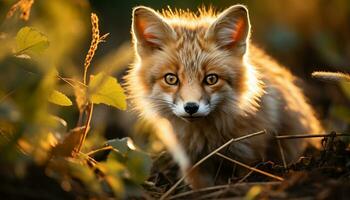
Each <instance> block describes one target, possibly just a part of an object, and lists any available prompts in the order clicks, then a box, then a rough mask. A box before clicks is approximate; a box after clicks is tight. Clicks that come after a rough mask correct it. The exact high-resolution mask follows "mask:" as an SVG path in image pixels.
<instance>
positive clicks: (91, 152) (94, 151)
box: [86, 146, 113, 156]
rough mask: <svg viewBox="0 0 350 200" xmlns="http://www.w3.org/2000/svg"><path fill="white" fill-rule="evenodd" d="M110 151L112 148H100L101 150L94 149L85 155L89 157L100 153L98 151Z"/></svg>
mask: <svg viewBox="0 0 350 200" xmlns="http://www.w3.org/2000/svg"><path fill="white" fill-rule="evenodd" d="M111 149H113V147H111V146H106V147H102V148H99V149H96V150H92V151H90V152H88V153H86V155H88V156H90V155H92V154H95V153H98V152H100V151H105V150H111Z"/></svg>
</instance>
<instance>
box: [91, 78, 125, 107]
mask: <svg viewBox="0 0 350 200" xmlns="http://www.w3.org/2000/svg"><path fill="white" fill-rule="evenodd" d="M89 91H90V100H91V101H92V102H93V103H95V104H100V103H103V104H106V105H110V106H114V107H116V108H119V109H121V110H125V109H126V96H125V94H124V90H123V88H122V87H121V86H120V84H119V83H118V81H117V79H115V78H114V77H112V76H107V75H105V74H104V73H99V74H97V75H96V76H91V78H90V83H89Z"/></svg>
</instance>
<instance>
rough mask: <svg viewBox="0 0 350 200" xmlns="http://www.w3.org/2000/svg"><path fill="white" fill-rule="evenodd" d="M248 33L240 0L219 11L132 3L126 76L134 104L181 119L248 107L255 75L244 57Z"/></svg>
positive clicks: (245, 13)
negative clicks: (130, 62)
mask: <svg viewBox="0 0 350 200" xmlns="http://www.w3.org/2000/svg"><path fill="white" fill-rule="evenodd" d="M249 34H250V23H249V17H248V10H247V8H246V7H244V6H242V5H236V6H232V7H230V8H228V9H226V10H225V11H223V12H222V13H220V14H219V15H216V14H213V13H212V12H211V11H203V10H200V11H199V15H195V14H193V13H189V12H185V11H175V12H174V11H171V10H170V11H165V12H164V11H163V13H162V14H160V13H158V12H156V11H154V10H153V9H151V8H147V7H142V6H141V7H136V8H135V9H134V10H133V23H132V35H133V41H134V45H135V50H136V63H135V65H134V66H133V68H132V69H131V71H130V74H129V76H128V78H127V79H129V80H128V84H129V88H130V93H131V96H132V98H133V100H134V101H135V102H136V106H138V109H139V110H141V111H142V110H144V109H148V110H152V111H155V112H157V113H158V114H162V115H163V116H164V115H165V116H177V117H179V118H182V119H191V118H202V117H206V116H210V115H211V114H212V113H214V112H224V113H230V114H235V113H240V112H241V111H243V110H245V109H248V108H249V109H250V108H251V106H250V103H248V102H254V101H255V100H254V97H253V95H251V97H250V96H249V95H250V94H249V93H252V92H254V91H252V90H254V88H253V87H257V85H258V81H257V79H256V77H255V71H254V69H253V68H250V67H249V64H247V62H246V59H245V57H246V51H247V49H248V48H247V46H248V40H249ZM252 85H253V86H252ZM248 104H249V106H248ZM245 107H247V108H245ZM253 107H254V106H253Z"/></svg>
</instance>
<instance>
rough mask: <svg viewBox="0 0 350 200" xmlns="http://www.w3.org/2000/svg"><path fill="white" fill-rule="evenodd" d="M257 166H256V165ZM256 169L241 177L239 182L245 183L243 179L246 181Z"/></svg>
mask: <svg viewBox="0 0 350 200" xmlns="http://www.w3.org/2000/svg"><path fill="white" fill-rule="evenodd" d="M255 168H256V167H255ZM253 172H254V171H253V170H250V171H249V172H248V173H247V174H246V175H245V176H244V177H243V178H241V179H240V180H239V181H238V183H243V181H245V180H246V179H247V178H248V177H249V176H250V175H252V173H253Z"/></svg>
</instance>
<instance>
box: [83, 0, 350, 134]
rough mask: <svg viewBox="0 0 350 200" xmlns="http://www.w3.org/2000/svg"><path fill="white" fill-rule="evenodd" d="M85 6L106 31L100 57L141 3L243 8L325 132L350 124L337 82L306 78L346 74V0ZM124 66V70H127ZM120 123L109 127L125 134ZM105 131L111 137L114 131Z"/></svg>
mask: <svg viewBox="0 0 350 200" xmlns="http://www.w3.org/2000/svg"><path fill="white" fill-rule="evenodd" d="M90 3H91V9H92V10H93V11H94V12H97V14H98V15H99V16H100V19H101V24H102V30H103V31H104V32H110V33H111V36H110V38H109V40H108V42H107V43H106V44H104V46H103V48H104V51H100V53H101V52H102V53H103V54H104V55H106V52H107V51H109V52H113V51H114V49H115V48H116V47H119V46H121V45H124V44H125V42H128V41H130V24H131V10H132V8H133V7H135V6H138V5H145V6H149V7H152V8H154V9H156V10H161V9H167V7H168V6H169V7H170V8H180V9H185V10H186V9H189V10H193V11H196V9H197V8H198V7H200V6H203V5H204V6H213V7H214V8H216V9H217V10H218V11H220V10H223V9H225V8H227V7H229V6H231V5H234V4H237V3H240V4H244V5H246V6H247V7H248V9H249V12H250V18H251V23H252V41H253V42H254V43H255V44H257V45H258V46H260V47H261V48H263V49H265V50H266V52H267V53H268V54H270V55H271V56H273V57H274V58H276V59H277V60H278V62H280V63H281V64H283V65H284V66H286V67H287V68H289V69H290V70H291V71H292V72H293V73H294V74H295V75H297V76H298V77H300V78H301V80H302V81H303V82H302V83H301V85H302V88H303V89H304V92H305V95H306V96H307V97H308V98H309V100H310V101H311V102H312V103H313V104H314V106H315V108H316V110H317V112H318V115H319V116H320V118H321V119H323V120H324V123H325V124H327V126H328V128H329V130H331V129H340V130H339V131H341V130H343V129H345V128H346V127H345V125H344V124H346V123H344V122H343V120H345V121H347V122H349V121H348V120H349V118H348V117H346V118H345V119H344V116H346V113H347V114H350V113H349V110H348V109H347V108H346V107H349V102H350V101H349V99H348V98H347V97H346V96H345V94H344V93H343V91H342V88H341V87H340V86H339V85H338V84H334V83H331V84H330V83H324V82H320V81H318V80H314V79H312V78H311V73H312V72H313V71H321V70H325V71H341V72H349V71H350V37H349V34H350V2H349V1H347V0H334V1H327V0H311V1H305V2H300V1H295V0H285V1H276V0H265V1H258V0H255V1H254V0H253V1H234V0H215V1H205V0H202V1H198V0H194V1H163V0H162V1H161V0H159V1H132V0H131V1H123V2H119V1H110V0H103V1H101V0H91V1H90ZM110 67H113V66H110ZM123 67H124V69H125V67H126V66H123ZM123 67H122V68H123ZM124 69H122V70H121V71H119V72H118V73H117V74H119V77H121V76H122V75H123V74H124V72H125V70H124ZM347 116H349V115H347ZM111 119H116V118H111ZM330 121H331V123H330ZM119 122H120V121H119ZM112 124H113V123H112ZM124 125H127V126H128V125H129V124H128V123H126V124H125V123H124V122H122V123H120V124H118V123H114V125H113V126H115V127H114V128H115V129H121V130H125V131H122V133H123V134H124V133H125V134H126V133H128V132H129V130H127V129H128V128H129V127H127V128H125V127H124ZM117 126H120V127H117ZM111 128H112V127H111ZM114 128H112V129H114ZM108 132H111V133H112V134H113V130H108Z"/></svg>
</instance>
